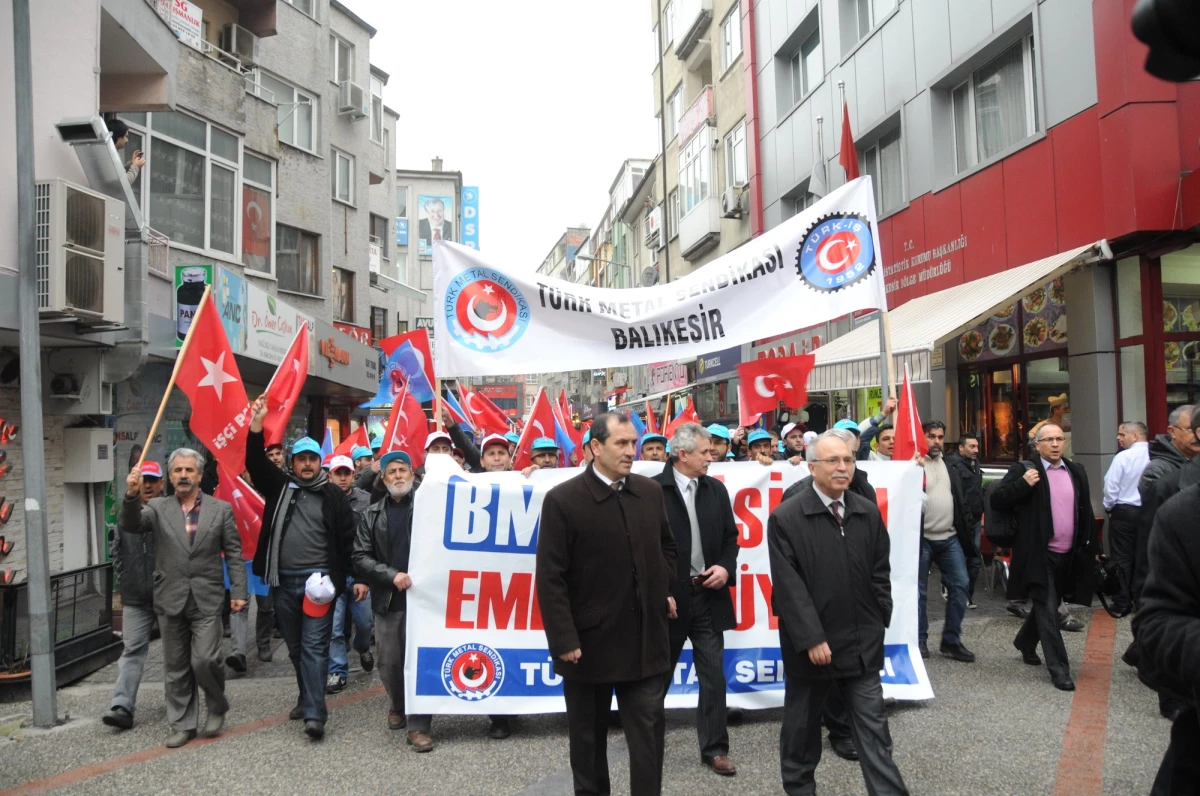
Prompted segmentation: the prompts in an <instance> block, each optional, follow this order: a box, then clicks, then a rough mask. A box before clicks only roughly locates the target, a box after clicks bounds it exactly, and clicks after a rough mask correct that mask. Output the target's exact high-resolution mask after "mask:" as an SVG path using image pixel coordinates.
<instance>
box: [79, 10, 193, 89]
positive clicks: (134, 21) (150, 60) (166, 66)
mask: <svg viewBox="0 0 1200 796" xmlns="http://www.w3.org/2000/svg"><path fill="white" fill-rule="evenodd" d="M100 10H101V13H100V69H99V72H100V76H99V77H100V110H101V111H125V112H130V113H136V112H142V111H165V110H171V109H173V108H174V107H175V71H176V68H177V66H178V62H179V42H178V41H177V40H176V38H175V34H174V33H173V32H172V31H171V28H170V25H169V24H168V23H167V21H166V20H165V19H164V18H163V17H162V16H160V15H159V13H157V11H156V9H155V7H153V6H151V5H149V4H148V3H147V2H146V0H102V2H101V4H100ZM89 113H90V111H89Z"/></svg>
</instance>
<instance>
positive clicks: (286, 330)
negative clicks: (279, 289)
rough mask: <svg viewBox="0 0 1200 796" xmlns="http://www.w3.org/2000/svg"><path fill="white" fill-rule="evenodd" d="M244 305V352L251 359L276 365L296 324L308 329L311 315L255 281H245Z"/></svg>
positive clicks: (297, 326) (291, 336) (293, 336)
mask: <svg viewBox="0 0 1200 796" xmlns="http://www.w3.org/2000/svg"><path fill="white" fill-rule="evenodd" d="M246 307H247V310H248V312H247V322H246V355H247V356H249V357H252V358H254V359H258V360H261V361H263V362H269V363H271V364H272V365H278V364H279V363H280V362H282V361H283V356H284V354H286V353H287V350H288V346H290V345H291V344H292V340H293V339H294V338H295V337H296V330H297V329H299V328H300V324H305V325H306V326H308V327H309V328H310V330H311V329H312V319H311V318H309V317H308V316H307V315H304V314H303V313H301V312H297V311H296V310H295V309H294V308H293V307H291V306H290V305H288V304H285V303H283V302H282V301H280V300H278V299H276V298H275V297H274V296H272V295H271V294H270V293H268V292H266V291H265V290H263V289H262V288H259V287H257V286H256V285H247V290H246ZM310 364H311V363H310Z"/></svg>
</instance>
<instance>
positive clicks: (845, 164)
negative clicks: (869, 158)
mask: <svg viewBox="0 0 1200 796" xmlns="http://www.w3.org/2000/svg"><path fill="white" fill-rule="evenodd" d="M841 150H842V151H841V154H839V155H838V163H841V164H842V168H843V169H845V170H846V182H850V181H851V180H857V179H858V176H859V174H858V148H857V147H856V146H855V145H854V133H852V132H851V131H850V106H849V105H847V104H846V101H845V100H843V101H842V144H841Z"/></svg>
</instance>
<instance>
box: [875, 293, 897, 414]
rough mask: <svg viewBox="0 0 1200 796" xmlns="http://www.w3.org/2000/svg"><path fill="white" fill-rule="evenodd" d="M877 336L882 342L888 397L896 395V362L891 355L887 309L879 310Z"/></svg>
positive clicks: (884, 375)
mask: <svg viewBox="0 0 1200 796" xmlns="http://www.w3.org/2000/svg"><path fill="white" fill-rule="evenodd" d="M879 337H880V338H881V341H882V343H883V358H884V372H883V373H881V374H880V375H881V376H882V377H884V378H886V379H887V386H888V397H889V398H895V397H896V362H895V360H894V359H893V357H892V321H891V318H890V317H889V316H888V311H887V309H881V310H880V311H879Z"/></svg>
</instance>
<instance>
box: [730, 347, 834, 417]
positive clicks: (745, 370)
mask: <svg viewBox="0 0 1200 796" xmlns="http://www.w3.org/2000/svg"><path fill="white" fill-rule="evenodd" d="M816 359H817V358H816V356H814V355H813V354H801V355H800V356H795V357H767V358H765V359H755V360H753V361H750V362H743V363H741V364H740V365H738V366H737V369H738V377H739V378H740V379H741V381H742V386H743V390H742V397H743V400H744V402H745V407H744V408H745V411H746V412H750V413H762V412H770V411H773V410H774V409H776V408H777V407H778V406H779V402H780V401H783V404H784V406H787V407H789V408H791V409H799V408H800V407H802V406H804V405H805V404H806V403H808V374H809V372H810V371H811V370H812V369H813V365H815V364H816Z"/></svg>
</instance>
